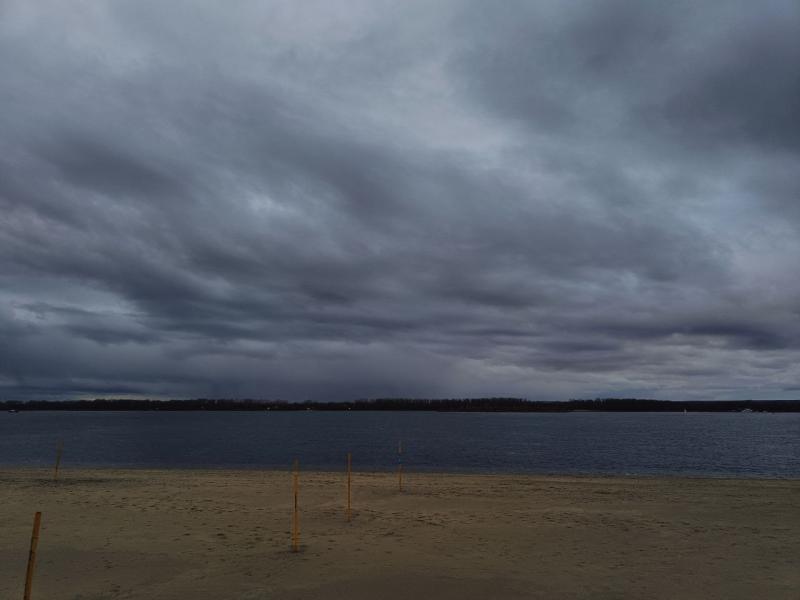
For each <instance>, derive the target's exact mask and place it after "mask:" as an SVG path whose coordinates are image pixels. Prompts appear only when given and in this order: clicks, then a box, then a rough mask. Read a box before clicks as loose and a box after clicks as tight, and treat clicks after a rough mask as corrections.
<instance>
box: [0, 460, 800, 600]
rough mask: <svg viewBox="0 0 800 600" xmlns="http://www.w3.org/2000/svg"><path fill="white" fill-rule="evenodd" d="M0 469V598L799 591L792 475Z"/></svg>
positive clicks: (799, 491) (798, 495)
mask: <svg viewBox="0 0 800 600" xmlns="http://www.w3.org/2000/svg"><path fill="white" fill-rule="evenodd" d="M345 481H346V480H345V475H344V473H316V472H314V473H312V472H302V473H301V476H300V506H301V516H300V519H301V521H300V536H301V551H300V552H299V553H292V552H291V551H290V529H291V506H292V488H291V475H290V474H289V473H288V472H277V471H271V472H262V471H223V470H220V471H188V470H180V471H179V470H169V471H150V470H81V471H76V470H69V469H67V470H65V471H64V472H63V473H62V476H61V480H60V481H59V482H57V483H54V482H53V481H52V474H51V473H50V472H49V471H46V470H41V469H4V470H0V490H2V493H0V498H1V499H2V504H0V598H3V599H14V598H22V592H23V586H24V575H25V565H26V561H27V554H28V546H29V542H30V535H31V525H32V521H33V514H34V511H36V510H40V511H42V513H43V519H42V529H41V538H40V543H39V554H38V560H37V564H36V572H35V578H34V586H33V598H41V599H45V598H46V599H48V600H60V599H64V600H66V599H70V600H77V599H81V600H89V599H91V600H96V599H100V598H120V599H122V598H125V599H128V598H131V599H161V598H164V599H172V598H176V599H177V598H192V599H211V598H235V599H262V598H263V599H267V598H269V599H274V598H281V599H287V600H288V599H300V598H309V599H310V598H320V599H326V600H327V599H339V598H341V599H349V600H360V599H365V600H366V599H367V598H369V599H376V598H386V599H405V598H415V597H419V598H445V599H449V598H453V599H455V598H458V599H473V598H474V599H476V600H477V599H487V598H498V599H500V598H543V599H544V598H547V599H551V598H556V599H557V598H671V599H678V598H680V599H691V598H697V599H700V598H702V599H709V598H720V599H722V598H725V599H727V600H730V599H736V598H742V599H745V598H746V599H753V598H759V599H762V598H763V599H766V598H770V599H772V598H775V599H779V598H786V599H790V598H791V599H794V600H796V599H797V598H800V481H797V480H792V481H783V480H768V481H765V480H730V479H725V480H723V479H683V478H606V477H555V476H548V477H541V476H516V475H514V476H510V475H492V476H478V475H469V476H466V475H444V474H424V475H423V474H413V473H411V474H406V477H405V489H404V491H403V492H402V493H401V492H399V491H398V489H397V480H396V477H395V476H393V475H390V474H374V473H358V472H357V473H355V474H354V476H353V495H352V499H353V512H352V520H351V522H349V523H348V522H347V521H346V519H345V510H344V507H345V501H346V495H345V493H346V492H345V490H346V485H345Z"/></svg>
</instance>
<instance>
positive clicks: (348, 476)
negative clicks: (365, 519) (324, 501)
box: [347, 452, 352, 523]
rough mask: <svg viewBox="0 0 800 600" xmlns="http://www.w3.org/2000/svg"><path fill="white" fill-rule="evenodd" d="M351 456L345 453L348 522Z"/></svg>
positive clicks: (348, 516)
mask: <svg viewBox="0 0 800 600" xmlns="http://www.w3.org/2000/svg"><path fill="white" fill-rule="evenodd" d="M351 458H352V455H351V454H350V453H349V452H348V453H347V522H348V523H349V522H350V489H351V480H352V474H351V473H352V470H351Z"/></svg>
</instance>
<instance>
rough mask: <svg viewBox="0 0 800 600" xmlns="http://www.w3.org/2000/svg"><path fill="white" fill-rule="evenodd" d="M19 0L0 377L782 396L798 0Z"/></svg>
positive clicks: (40, 387) (215, 390) (798, 332)
mask: <svg viewBox="0 0 800 600" xmlns="http://www.w3.org/2000/svg"><path fill="white" fill-rule="evenodd" d="M0 10H2V13H3V14H2V17H3V18H2V19H0V77H2V80H3V81H4V93H3V94H2V95H0V131H2V132H3V133H2V134H0V209H1V210H2V211H3V219H2V220H1V221H0V307H1V308H0V396H2V397H8V398H30V397H73V396H87V395H88V396H93V395H144V396H201V395H202V396H209V395H211V396H214V395H218V396H226V397H230V396H261V397H284V398H290V399H302V398H317V399H326V398H330V399H334V398H343V397H356V396H371V395H381V396H385V395H424V396H436V395H442V396H453V395H484V394H490V395H504V394H518V395H525V396H528V397H531V398H566V397H570V396H582V395H583V396H594V395H610V394H624V395H636V394H641V395H647V396H651V397H652V396H657V397H685V398H694V397H697V398H708V397H723V396H724V397H745V398H746V397H759V396H770V397H789V396H791V395H792V394H793V393H794V392H793V390H794V389H795V388H796V382H797V381H798V379H799V378H800V371H798V367H797V366H796V365H797V364H798V361H797V358H798V350H799V348H798V346H800V344H799V343H798V340H800V300H798V298H800V284H798V283H796V282H795V281H794V278H792V277H791V274H792V273H793V272H794V270H796V264H795V263H796V262H797V260H798V258H800V241H799V240H800V238H798V237H797V229H798V226H799V225H800V212H798V209H797V207H798V206H800V204H798V202H800V198H799V197H798V187H797V185H796V180H797V178H796V176H795V175H794V174H795V173H796V172H798V166H800V165H798V163H799V162H800V156H799V155H798V132H800V128H798V119H797V117H796V115H795V114H794V113H795V112H796V109H795V108H794V107H796V106H797V105H799V104H800V78H799V77H798V75H797V72H796V71H797V69H796V65H797V63H798V59H800V43H798V41H797V36H796V35H794V31H796V30H797V26H798V25H800V12H799V11H798V8H797V6H796V5H795V3H794V2H790V1H789V0H786V1H781V0H773V1H770V2H767V3H766V4H762V5H759V6H758V7H755V6H753V5H752V4H750V3H743V2H741V3H737V2H734V3H725V4H724V5H723V4H702V5H698V4H697V3H689V2H686V3H682V2H678V3H671V4H669V5H666V4H662V3H642V2H630V1H627V0H618V1H615V2H610V3H609V2H602V3H601V2H590V1H588V0H587V1H586V2H582V3H579V4H572V5H569V6H567V5H565V4H563V3H556V2H552V3H535V4H531V3H521V2H520V3H518V2H505V3H503V4H502V6H489V5H487V4H486V3H478V2H445V3H437V4H436V5H435V6H433V5H431V4H430V3H423V2H410V3H403V4H402V5H397V4H391V3H375V2H363V3H362V2H348V3H342V4H338V3H329V2H324V3H323V2H312V3H307V4H303V5H302V6H301V5H299V4H297V3H290V2H277V1H276V2H268V3H263V4H259V5H249V6H239V7H237V8H236V9H233V10H231V9H228V10H224V9H221V8H219V7H218V6H216V5H214V4H213V3H201V4H198V5H193V7H191V9H190V8H189V7H186V6H182V5H180V4H173V5H170V6H166V7H165V6H162V5H160V4H159V3H148V2H122V3H115V4H102V3H101V4H97V5H93V6H86V7H83V8H81V9H74V8H73V9H71V10H69V11H67V10H66V9H63V10H62V9H60V8H58V7H55V6H52V7H47V8H46V7H32V6H30V5H28V4H25V3H21V2H20V3H16V2H11V3H6V4H4V5H3V8H2V9H0ZM64 31H70V32H72V34H71V35H69V36H67V35H64V34H63V32H64Z"/></svg>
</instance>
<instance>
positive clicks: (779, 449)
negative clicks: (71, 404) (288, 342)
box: [0, 412, 800, 477]
mask: <svg viewBox="0 0 800 600" xmlns="http://www.w3.org/2000/svg"><path fill="white" fill-rule="evenodd" d="M59 439H63V440H64V449H65V450H64V459H63V465H64V466H65V467H68V466H70V465H71V466H125V467H128V466H130V467H238V468H242V467H244V468H256V467H278V468H286V467H287V466H289V464H290V463H291V461H292V459H293V458H295V457H297V458H299V459H300V461H301V465H302V466H303V467H304V468H327V469H340V468H342V465H343V463H344V456H345V454H346V453H347V452H352V453H353V464H354V468H358V469H362V470H382V469H387V468H392V467H393V466H394V465H396V464H397V443H398V440H400V439H402V441H403V450H404V454H403V463H404V465H405V466H406V468H407V469H411V470H441V471H472V472H523V473H603V474H625V473H628V474H684V475H713V476H738V477H800V414H757V413H756V414H741V413H731V414H728V413H725V414H719V413H690V414H686V415H685V414H683V413H650V414H642V413H567V414H481V413H429V412H419V413H385V412H366V413H365V412H346V413H325V412H299V413H288V412H249V413H246V412H241V413H235V412H186V413H163V412H129V413H125V412H106V413H103V412H27V413H19V414H16V415H15V414H9V413H0V465H4V466H10V465H49V464H52V462H53V459H54V455H55V449H56V444H57V441H58V440H59Z"/></svg>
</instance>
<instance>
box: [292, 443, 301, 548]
mask: <svg viewBox="0 0 800 600" xmlns="http://www.w3.org/2000/svg"><path fill="white" fill-rule="evenodd" d="M299 471H300V467H299V465H298V462H297V459H296V458H295V459H294V472H293V473H292V484H293V485H292V487H293V488H294V512H293V513H292V552H299V551H300V512H299V511H300V508H299V506H298V504H297V496H298V493H299V491H300V490H299V488H300V482H299Z"/></svg>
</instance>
